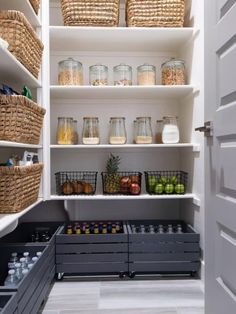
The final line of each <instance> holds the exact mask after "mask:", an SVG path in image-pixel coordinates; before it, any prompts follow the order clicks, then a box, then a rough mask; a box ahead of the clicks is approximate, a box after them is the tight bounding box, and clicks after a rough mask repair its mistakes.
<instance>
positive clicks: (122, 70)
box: [113, 63, 132, 86]
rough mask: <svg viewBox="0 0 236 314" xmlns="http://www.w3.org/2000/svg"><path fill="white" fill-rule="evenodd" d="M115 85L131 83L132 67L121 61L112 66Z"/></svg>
mask: <svg viewBox="0 0 236 314" xmlns="http://www.w3.org/2000/svg"><path fill="white" fill-rule="evenodd" d="M113 75H114V85H115V86H131V85H132V67H131V66H129V65H127V64H124V63H121V64H119V65H117V66H115V67H114V68H113Z"/></svg>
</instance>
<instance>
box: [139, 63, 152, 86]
mask: <svg viewBox="0 0 236 314" xmlns="http://www.w3.org/2000/svg"><path fill="white" fill-rule="evenodd" d="M137 72H138V85H156V67H155V66H154V65H150V64H147V63H145V64H143V65H140V66H139V67H138V68H137Z"/></svg>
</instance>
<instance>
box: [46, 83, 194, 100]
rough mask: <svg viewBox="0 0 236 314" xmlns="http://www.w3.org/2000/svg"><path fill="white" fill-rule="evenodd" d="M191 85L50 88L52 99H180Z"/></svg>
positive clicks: (191, 90) (189, 92)
mask: <svg viewBox="0 0 236 314" xmlns="http://www.w3.org/2000/svg"><path fill="white" fill-rule="evenodd" d="M194 91H195V88H194V86H192V85H178V86H177V85H175V86H163V85H156V86H122V87H121V86H51V97H52V99H78V98H79V99H182V98H183V97H185V96H188V95H189V94H191V93H193V92H194Z"/></svg>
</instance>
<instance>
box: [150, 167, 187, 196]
mask: <svg viewBox="0 0 236 314" xmlns="http://www.w3.org/2000/svg"><path fill="white" fill-rule="evenodd" d="M144 174H145V183H146V190H147V193H148V194H151V195H158V194H159V195H161V194H167V195H168V194H185V193H186V189H187V183H188V173H187V172H184V171H144Z"/></svg>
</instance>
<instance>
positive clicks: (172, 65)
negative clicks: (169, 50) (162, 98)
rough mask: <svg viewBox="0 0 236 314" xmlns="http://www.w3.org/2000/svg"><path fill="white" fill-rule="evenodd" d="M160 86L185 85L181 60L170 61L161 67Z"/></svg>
mask: <svg viewBox="0 0 236 314" xmlns="http://www.w3.org/2000/svg"><path fill="white" fill-rule="evenodd" d="M161 72H162V73H161V80H162V85H185V84H186V77H185V63H184V61H183V60H176V59H171V60H170V61H167V62H165V63H163V64H162V66H161Z"/></svg>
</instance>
